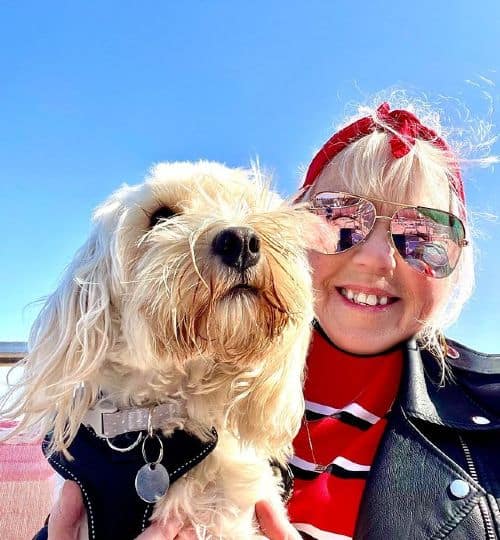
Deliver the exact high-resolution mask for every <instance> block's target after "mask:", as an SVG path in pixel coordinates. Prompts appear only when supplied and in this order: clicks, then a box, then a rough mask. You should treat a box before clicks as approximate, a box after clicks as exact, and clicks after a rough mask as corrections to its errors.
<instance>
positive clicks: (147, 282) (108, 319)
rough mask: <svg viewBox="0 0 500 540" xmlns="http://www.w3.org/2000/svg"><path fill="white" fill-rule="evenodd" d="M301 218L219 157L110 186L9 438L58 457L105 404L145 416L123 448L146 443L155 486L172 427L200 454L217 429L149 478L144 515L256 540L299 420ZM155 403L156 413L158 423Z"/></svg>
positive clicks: (56, 296) (34, 351) (28, 377)
mask: <svg viewBox="0 0 500 540" xmlns="http://www.w3.org/2000/svg"><path fill="white" fill-rule="evenodd" d="M307 216H308V215H307V214H306V213H305V212H304V211H301V210H298V209H291V208H290V207H288V206H286V205H285V204H284V203H283V202H282V201H281V200H280V199H279V197H278V196H277V195H276V194H274V193H272V192H270V191H269V189H268V188H267V185H266V182H265V181H263V180H262V178H261V175H260V173H259V172H258V171H253V172H252V171H245V170H234V169H229V168H226V167H225V166H223V165H220V164H217V163H208V162H200V163H196V164H191V163H173V164H160V165H158V166H156V167H155V168H154V169H153V170H152V173H151V176H150V177H149V178H148V179H147V180H146V181H145V182H144V183H143V184H141V185H138V186H134V187H129V186H124V187H122V188H121V189H120V190H118V191H117V192H116V193H114V194H113V195H111V197H110V198H109V199H108V200H107V201H106V202H105V203H104V204H103V205H102V206H100V207H99V208H98V209H97V210H96V212H95V215H94V225H93V230H92V232H91V234H90V237H89V239H88V241H87V242H86V243H85V244H84V245H83V247H82V248H81V249H80V250H79V251H78V253H77V254H76V256H75V258H74V260H73V261H72V263H71V264H70V266H69V268H68V269H67V271H66V273H65V275H64V277H63V279H62V282H61V284H60V285H59V287H58V288H57V290H56V291H55V292H54V293H53V294H52V295H51V296H50V297H49V298H48V300H47V302H46V304H45V306H44V308H43V310H42V311H41V313H40V315H39V316H38V318H37V320H36V322H35V324H34V327H33V329H32V333H31V336H30V344H29V354H28V356H27V358H26V360H25V374H24V379H23V381H22V382H21V383H20V387H19V388H17V390H16V392H18V394H17V400H16V401H15V402H14V404H13V405H12V406H11V407H10V409H9V410H8V411H4V413H3V414H4V416H5V415H6V413H8V415H9V416H10V417H19V416H21V417H22V420H21V423H20V425H19V428H18V431H20V430H22V431H25V430H32V429H33V428H36V429H37V430H38V432H39V433H41V434H42V435H45V434H47V433H51V435H50V442H49V444H48V446H47V448H46V451H47V453H48V454H49V455H57V454H63V455H65V456H66V458H69V454H71V453H72V452H71V448H70V445H71V444H72V442H73V441H74V439H75V437H76V435H77V433H78V432H79V430H80V429H81V424H82V422H83V423H84V424H87V425H90V426H92V427H94V428H95V424H92V423H90V424H89V422H87V421H86V419H88V418H89V410H90V412H91V414H93V413H95V410H96V407H98V406H99V404H100V403H102V401H103V400H105V401H106V403H107V404H108V405H109V404H110V403H111V404H112V405H113V407H114V409H113V410H117V409H118V411H125V412H126V414H128V413H127V410H132V411H133V410H135V409H137V410H139V411H141V410H142V411H144V410H149V411H150V412H149V413H148V417H147V418H148V420H147V423H148V425H147V428H146V426H144V425H142V427H141V428H140V429H139V430H138V431H141V430H142V433H139V437H138V439H137V441H136V442H137V444H136V445H135V446H136V447H137V448H135V451H139V449H140V447H141V444H142V450H143V458H144V461H143V462H142V463H141V464H142V465H144V464H146V465H147V467H149V468H148V471H147V472H151V471H153V473H151V474H152V475H153V477H154V476H155V474H156V473H155V472H154V471H155V465H158V463H159V462H160V459H161V457H162V456H161V453H162V451H164V454H165V455H166V456H167V458H168V456H169V455H171V450H170V449H169V440H170V439H169V437H170V435H172V434H174V433H175V432H176V430H181V431H183V432H185V433H187V434H189V436H193V437H195V438H196V440H197V441H199V444H201V445H203V444H205V445H208V446H210V445H212V447H213V444H215V438H214V436H215V433H217V434H218V442H217V444H216V446H215V449H212V447H210V448H208V446H205V448H208V450H210V451H208V450H207V452H206V454H207V455H206V457H203V456H202V457H203V459H201V458H200V456H198V460H199V459H201V462H200V463H199V464H197V465H195V466H194V467H193V468H191V469H189V470H188V472H186V473H185V474H184V475H183V476H181V477H180V478H179V479H177V480H175V479H174V480H175V482H172V479H171V485H170V487H169V488H168V489H167V490H166V487H167V486H165V485H163V484H162V482H164V480H162V479H161V478H160V479H159V485H160V487H159V493H160V495H156V496H155V489H157V488H158V485H156V484H155V481H156V480H155V478H156V477H155V478H153V479H151V478H145V479H143V480H144V482H145V485H144V486H143V491H144V490H145V491H146V492H147V493H149V492H153V496H154V499H155V500H157V502H156V505H155V511H154V515H153V519H160V520H162V519H163V520H164V519H167V518H177V519H181V520H183V521H185V522H186V523H188V524H189V523H193V525H194V527H195V530H196V532H197V535H198V537H200V538H217V539H231V540H235V539H238V540H240V539H247V538H254V537H257V536H258V530H257V529H258V528H257V525H256V522H255V518H254V504H255V502H256V501H258V500H260V499H270V500H271V501H272V502H273V503H274V504H275V505H276V507H277V508H280V509H281V510H280V511H284V509H283V505H282V503H281V495H282V488H281V487H280V482H279V481H278V480H277V479H276V476H275V475H274V474H273V472H272V468H271V467H270V465H269V463H270V461H275V462H277V463H279V464H285V463H286V460H287V457H289V455H290V452H291V442H292V439H293V437H294V435H295V434H296V432H297V430H298V428H299V424H300V421H301V417H302V412H303V401H302V387H301V383H302V373H303V368H304V358H305V354H306V350H307V346H308V342H309V326H310V321H311V320H312V294H311V283H310V277H309V269H308V264H307V260H306V256H305V250H304V245H303V244H304V241H303V240H301V239H302V238H303V237H304V234H303V233H304V227H305V223H306V222H307V220H308V217H307ZM96 404H97V405H96ZM158 405H168V414H166V413H165V410H162V411H163V412H162V413H161V414H160V416H161V418H160V425H158V422H157V424H154V423H153V419H152V414H153V413H154V408H155V407H157V406H158ZM134 408H135V409H134ZM148 408H149V409H148ZM151 411H152V412H151ZM98 414H100V413H98ZM138 414H139V413H138ZM127 421H128V420H127ZM95 429H96V430H97V431H99V429H98V428H95ZM144 430H146V431H144ZM159 432H161V433H162V435H163V438H162V440H161V441H160V438H159V437H158V435H157V434H158V433H159ZM148 433H149V435H148ZM101 435H102V434H101ZM141 435H142V436H141ZM118 438H119V437H118ZM147 440H148V445H147V448H146V447H145V444H146V442H145V441H147ZM162 441H163V443H162ZM110 442H111V443H112V444H113V446H110V448H114V447H115V446H123V444H120V445H118V443H117V442H116V440H115V439H112V440H111V439H110ZM212 443H213V444H212ZM127 444H128V443H127ZM172 444H174V443H172ZM130 447H131V448H132V447H134V444H131V445H130ZM68 449H69V450H68ZM117 452H118V450H117ZM117 455H118V454H117ZM200 455H201V454H200ZM151 456H152V457H151ZM156 456H158V458H156ZM70 459H71V458H69V459H68V462H69V461H70ZM141 459H142V458H141ZM74 461H78V460H77V459H76V460H74ZM141 464H139V466H140V465H141ZM139 466H138V467H139ZM138 467H137V468H138ZM167 469H168V467H167ZM168 473H169V474H172V471H171V470H169V471H168ZM104 476H105V474H104ZM139 483H141V482H139ZM82 487H84V486H82ZM136 489H138V492H139V491H140V489H141V487H140V486H139V487H137V479H136ZM131 490H132V491H133V490H134V487H133V485H132V486H131ZM165 490H166V493H165V494H164V495H162V493H163V492H164V491H165ZM84 496H86V493H85V492H84ZM133 496H137V494H135V492H134V493H133ZM87 502H88V501H87ZM151 506H152V505H151ZM87 510H89V506H88V504H87ZM123 511H124V515H125V513H126V508H124V509H123ZM96 519H97V518H95V519H94V517H92V519H90V518H89V531H88V534H89V537H90V538H98V533H97V532H96V527H97V521H96ZM144 526H147V520H146V519H144V520H143V523H142V527H141V528H143V527H144ZM120 540H122V539H120Z"/></svg>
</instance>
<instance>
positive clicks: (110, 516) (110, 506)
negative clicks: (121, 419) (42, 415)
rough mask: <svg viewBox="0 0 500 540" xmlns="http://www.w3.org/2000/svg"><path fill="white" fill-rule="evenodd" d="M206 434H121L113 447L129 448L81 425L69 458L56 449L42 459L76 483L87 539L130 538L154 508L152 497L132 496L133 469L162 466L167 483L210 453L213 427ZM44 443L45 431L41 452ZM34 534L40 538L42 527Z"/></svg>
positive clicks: (134, 489)
mask: <svg viewBox="0 0 500 540" xmlns="http://www.w3.org/2000/svg"><path fill="white" fill-rule="evenodd" d="M211 433H212V438H211V440H209V441H208V442H203V441H202V440H200V439H199V438H198V437H195V436H194V435H192V434H190V433H188V432H186V431H183V430H181V429H178V430H175V431H174V432H173V433H171V434H170V435H169V436H168V437H165V436H163V435H162V434H161V431H156V432H155V434H154V435H153V436H151V435H148V434H147V432H146V433H145V432H137V431H136V432H130V433H125V434H123V435H119V436H118V437H115V438H114V439H113V441H112V442H113V446H114V447H119V448H127V447H130V449H129V450H127V451H125V452H121V451H117V450H115V449H113V448H112V447H111V446H110V445H108V443H107V441H106V439H103V438H101V437H98V436H97V435H96V434H95V433H94V431H93V430H92V429H91V428H88V427H85V426H83V425H82V426H81V427H80V429H79V431H78V433H77V435H76V437H75V439H74V440H73V442H72V443H71V445H70V446H69V448H68V450H69V452H70V454H71V455H72V456H73V458H74V459H73V460H72V461H69V460H67V459H66V458H65V457H64V455H63V454H62V453H61V452H56V453H54V454H52V455H51V456H49V457H48V461H49V463H50V464H51V465H52V467H53V468H54V469H55V470H56V471H57V472H58V473H59V474H60V475H61V476H62V477H63V478H65V479H67V480H74V481H75V482H77V483H78V485H79V486H80V489H81V491H82V496H83V501H84V504H85V508H86V510H87V520H88V530H89V540H114V539H116V540H127V539H130V540H132V539H134V538H136V536H138V535H139V534H140V533H141V532H142V531H144V529H145V528H146V527H147V526H148V524H149V519H150V518H151V514H152V512H153V507H154V502H145V501H144V500H142V499H141V498H140V497H139V495H138V492H140V489H138V488H137V477H138V472H139V470H140V469H141V468H143V469H144V468H145V467H147V468H148V469H147V471H146V472H150V471H153V473H152V474H153V476H154V474H155V473H154V470H155V467H160V468H161V466H163V467H165V469H166V472H167V473H168V476H167V479H168V480H169V482H170V484H172V483H173V482H175V481H176V480H177V479H178V478H180V477H181V476H182V475H183V474H185V473H186V472H187V471H189V470H190V469H192V468H193V467H194V466H195V465H197V464H198V463H200V462H201V461H202V460H203V459H204V458H205V457H207V456H208V455H209V454H210V452H212V450H213V449H214V448H215V446H216V444H217V431H216V430H215V428H212V430H211ZM141 434H142V438H143V439H142V440H143V444H134V443H135V442H136V441H137V440H141ZM148 438H149V439H150V441H148V440H147V439H148ZM144 439H146V440H145V441H144ZM49 442H50V435H49V436H47V437H46V439H45V440H44V442H43V443H42V449H43V451H44V453H45V454H46V455H47V447H48V444H49ZM158 443H159V445H158ZM159 447H160V449H161V451H160V452H159ZM148 454H155V457H156V456H158V459H157V460H151V461H150V459H149V456H148ZM162 471H163V469H162ZM148 482H149V481H147V482H146V485H148V486H149V485H150V482H149V483H148ZM153 487H154V486H153ZM146 498H147V497H146ZM35 538H36V540H44V539H46V538H47V528H46V527H45V528H44V529H43V530H42V531H40V532H39V533H38V535H37V536H36V537H35Z"/></svg>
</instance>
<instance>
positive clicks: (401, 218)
mask: <svg viewBox="0 0 500 540" xmlns="http://www.w3.org/2000/svg"><path fill="white" fill-rule="evenodd" d="M372 200H376V201H377V202H387V203H388V204H391V205H395V206H397V207H400V208H398V210H396V211H395V212H394V214H393V215H392V217H387V216H378V215H377V210H376V208H375V206H374V204H373V202H372V201H371V200H368V199H364V198H362V197H358V196H357V195H352V194H350V193H343V192H322V193H318V194H316V195H315V196H314V197H313V198H312V199H311V201H310V211H311V212H312V213H314V214H315V215H317V216H319V217H320V218H321V222H320V229H319V231H318V233H319V234H318V235H317V236H316V237H315V239H314V245H312V246H311V248H312V249H314V250H315V251H318V252H319V253H323V254H328V255H333V254H335V253H342V252H344V251H347V250H349V249H351V248H353V247H355V246H356V245H358V244H360V243H361V242H363V241H364V240H366V238H367V237H368V235H369V234H370V232H371V231H372V229H373V227H374V225H375V222H376V220H377V219H386V220H388V221H390V228H389V235H390V237H391V240H392V244H393V245H394V248H395V249H396V250H397V252H398V253H399V254H400V255H401V257H402V258H403V259H404V260H405V261H406V262H407V263H408V264H409V265H410V266H411V267H412V268H413V269H415V270H416V271H417V272H420V273H422V274H425V275H426V276H430V277H433V278H445V277H447V276H449V275H450V274H451V273H452V272H453V270H454V269H455V267H456V266H457V263H458V261H459V259H460V254H461V252H462V248H463V247H464V246H466V245H467V244H468V241H467V240H466V239H465V227H464V224H463V223H462V221H461V220H460V219H459V218H458V217H456V216H454V215H453V214H450V213H449V212H445V211H443V210H436V209H435V208H426V207H423V206H409V205H405V204H400V203H392V202H388V201H382V200H379V199H372Z"/></svg>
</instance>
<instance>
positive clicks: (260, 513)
mask: <svg viewBox="0 0 500 540" xmlns="http://www.w3.org/2000/svg"><path fill="white" fill-rule="evenodd" d="M255 515H256V516H257V521H258V522H259V525H260V528H261V529H262V532H263V533H264V534H265V535H266V536H267V538H268V539H269V540H301V539H302V537H301V536H300V534H299V532H298V531H297V529H295V528H294V527H293V526H292V524H291V523H290V522H289V521H287V520H286V518H285V517H284V516H283V515H282V514H280V513H278V512H276V511H275V510H274V508H273V507H272V505H271V504H270V503H268V502H267V501H259V502H258V503H257V504H256V505H255Z"/></svg>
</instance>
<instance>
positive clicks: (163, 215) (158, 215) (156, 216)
mask: <svg viewBox="0 0 500 540" xmlns="http://www.w3.org/2000/svg"><path fill="white" fill-rule="evenodd" d="M175 214H176V212H175V211H174V210H172V208H169V207H168V206H162V207H161V208H158V210H155V211H154V212H153V214H151V217H150V218H149V226H150V227H151V228H153V227H154V226H155V225H157V224H158V222H159V221H163V220H165V219H169V218H171V217H172V216H175Z"/></svg>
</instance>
